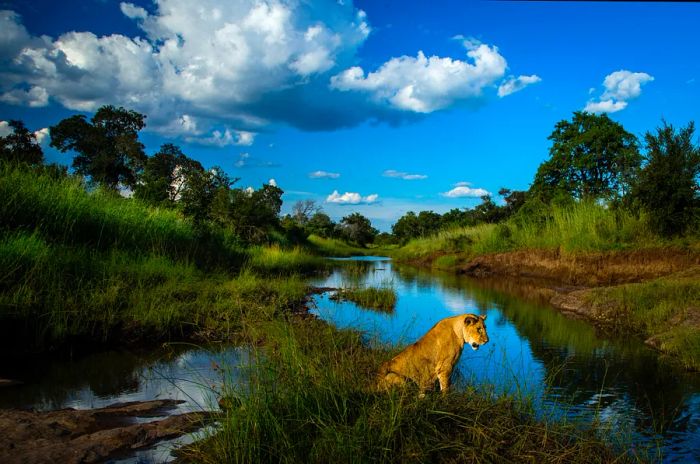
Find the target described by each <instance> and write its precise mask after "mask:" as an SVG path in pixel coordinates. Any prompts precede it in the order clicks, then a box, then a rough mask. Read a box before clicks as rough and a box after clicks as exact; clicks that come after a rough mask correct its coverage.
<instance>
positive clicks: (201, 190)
mask: <svg viewBox="0 0 700 464" xmlns="http://www.w3.org/2000/svg"><path fill="white" fill-rule="evenodd" d="M195 163H196V162H195ZM200 166H201V165H200ZM182 175H183V180H184V188H182V189H180V190H179V192H180V199H179V200H178V201H179V202H180V204H181V205H182V212H183V213H184V214H185V215H186V216H189V217H191V218H192V219H193V220H194V222H195V224H202V223H203V222H204V221H207V220H212V219H214V220H218V221H217V222H226V219H227V217H228V214H229V211H228V197H227V195H228V193H227V192H228V190H229V188H230V187H231V185H232V184H233V183H235V182H236V181H237V179H234V180H232V179H231V178H229V177H228V176H227V175H226V173H225V172H224V170H223V169H221V168H220V167H217V166H215V167H213V168H212V169H210V170H208V171H205V170H204V169H201V170H200V169H198V168H197V165H196V164H194V163H193V164H192V165H191V169H189V170H188V171H187V172H186V173H183V174H182ZM215 198H216V199H217V201H216V202H215Z"/></svg>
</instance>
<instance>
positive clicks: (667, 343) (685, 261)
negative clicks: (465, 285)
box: [457, 249, 700, 371]
mask: <svg viewBox="0 0 700 464" xmlns="http://www.w3.org/2000/svg"><path fill="white" fill-rule="evenodd" d="M457 272H458V273H461V274H464V275H469V276H471V277H475V278H478V279H479V281H480V282H482V283H483V284H484V285H485V286H487V287H491V288H494V289H497V290H501V291H505V292H508V293H510V294H513V295H516V296H518V297H521V298H524V299H527V300H530V301H536V302H539V303H548V304H550V305H551V306H553V307H554V308H556V309H557V310H559V311H561V312H562V313H564V314H565V315H567V316H569V317H573V318H576V319H581V320H585V321H588V322H589V323H591V324H592V325H593V326H595V327H596V329H598V330H600V331H601V332H603V333H605V334H606V335H608V336H618V335H625V336H634V337H637V338H640V339H641V340H643V341H644V343H645V344H646V345H648V346H650V347H652V348H654V349H656V350H658V351H659V352H661V353H663V354H666V355H670V356H673V357H674V358H678V359H679V360H680V361H681V362H682V363H683V365H684V366H685V367H686V368H687V369H689V370H695V371H700V359H697V358H698V357H697V356H695V355H694V352H695V351H696V349H697V347H696V345H697V341H698V340H700V298H698V297H697V293H698V290H697V288H698V283H699V282H700V255H699V254H698V253H694V252H691V251H687V250H679V249H657V250H638V251H627V252H623V251H621V252H610V253H592V254H588V255H578V256H571V255H565V254H562V253H559V252H558V251H546V250H526V251H517V252H511V253H500V254H492V255H484V256H480V257H477V258H475V259H473V260H472V261H470V262H469V263H467V264H465V265H462V266H459V268H457ZM674 292H675V293H674ZM650 301H651V302H652V303H655V304H658V307H657V308H654V309H652V310H650V306H653V304H649V302H650ZM664 305H665V306H666V308H665V307H664ZM640 306H644V309H643V310H642V308H641V307H640ZM642 314H646V315H647V316H643V315H642ZM644 317H651V318H654V320H655V322H656V323H655V324H646V323H645V321H644V320H642V319H643V318H644Z"/></svg>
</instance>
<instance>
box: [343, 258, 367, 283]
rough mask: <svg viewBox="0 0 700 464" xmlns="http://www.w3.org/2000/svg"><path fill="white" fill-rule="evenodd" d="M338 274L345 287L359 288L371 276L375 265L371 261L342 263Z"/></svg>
mask: <svg viewBox="0 0 700 464" xmlns="http://www.w3.org/2000/svg"><path fill="white" fill-rule="evenodd" d="M340 262H341V263H342V264H341V265H340V266H338V273H339V274H340V276H341V278H342V282H343V285H345V286H351V287H358V286H360V284H361V283H362V282H363V281H364V280H365V279H366V278H367V277H368V276H369V274H370V272H371V271H372V270H373V269H374V267H375V263H373V262H371V261H340Z"/></svg>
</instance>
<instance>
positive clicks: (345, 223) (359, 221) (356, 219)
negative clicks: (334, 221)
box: [340, 213, 379, 246]
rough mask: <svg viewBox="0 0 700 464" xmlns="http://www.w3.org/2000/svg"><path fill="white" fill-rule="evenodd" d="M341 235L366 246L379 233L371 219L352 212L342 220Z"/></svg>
mask: <svg viewBox="0 0 700 464" xmlns="http://www.w3.org/2000/svg"><path fill="white" fill-rule="evenodd" d="M340 232H341V236H342V237H343V238H344V239H345V240H347V241H350V242H354V243H356V244H358V245H360V246H365V245H367V244H368V243H371V242H372V240H374V237H375V236H376V235H377V234H378V233H379V231H378V230H377V229H375V228H374V227H372V223H371V222H370V220H369V219H367V218H366V217H364V216H363V215H361V214H360V213H352V214H350V215H348V216H345V217H344V218H343V219H341V220H340Z"/></svg>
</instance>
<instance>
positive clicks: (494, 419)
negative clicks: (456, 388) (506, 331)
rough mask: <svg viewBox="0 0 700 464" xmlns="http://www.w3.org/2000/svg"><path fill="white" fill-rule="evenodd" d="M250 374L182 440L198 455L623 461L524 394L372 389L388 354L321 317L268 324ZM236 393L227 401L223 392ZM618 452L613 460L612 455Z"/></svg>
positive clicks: (198, 458)
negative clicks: (200, 428) (197, 434)
mask: <svg viewBox="0 0 700 464" xmlns="http://www.w3.org/2000/svg"><path fill="white" fill-rule="evenodd" d="M251 335H255V336H256V338H257V339H260V338H263V339H265V340H267V341H268V343H269V344H270V346H269V347H268V349H265V350H263V351H262V352H260V354H259V355H258V356H257V358H255V359H254V362H253V364H252V365H251V366H249V370H250V381H249V383H248V384H247V385H246V386H244V387H239V388H236V387H234V386H233V384H232V383H229V384H228V386H227V387H226V388H225V389H224V395H225V397H226V398H228V401H226V404H228V405H230V407H229V408H227V409H226V410H225V411H224V413H223V415H222V417H221V418H220V420H219V424H220V427H219V428H218V429H217V430H212V431H210V432H209V434H208V436H207V437H205V438H204V439H203V440H201V441H199V442H197V443H195V444H194V445H192V446H190V447H189V448H188V449H187V450H186V451H185V452H184V458H185V459H186V460H188V461H191V462H200V463H218V462H227V463H248V462H288V463H297V462H305V463H326V462H378V463H383V462H574V463H576V462H580V463H595V462H613V461H615V462H627V461H628V459H627V458H626V457H625V456H624V455H622V454H621V453H616V452H614V451H612V450H611V448H610V447H609V446H608V445H606V444H605V443H603V442H602V441H601V440H599V439H597V438H596V437H595V434H594V432H593V431H591V430H584V429H581V428H577V427H575V426H573V425H567V424H564V423H546V422H542V421H539V420H536V419H535V418H534V417H535V414H534V411H533V410H532V409H531V407H530V406H529V403H528V402H527V401H519V400H517V399H514V398H512V397H508V396H500V395H494V396H488V395H483V394H477V393H475V392H474V391H470V392H467V393H459V392H455V393H450V394H448V395H444V396H443V395H439V394H435V395H428V396H427V397H425V398H422V399H421V398H419V397H418V392H417V391H416V390H413V389H410V388H409V389H405V390H397V391H393V392H389V393H378V392H376V391H375V388H374V384H375V372H376V369H377V367H378V366H379V364H380V363H381V362H382V361H383V360H385V359H388V357H389V356H390V354H388V353H386V352H384V351H382V350H370V349H368V348H366V347H365V346H364V344H363V343H362V337H361V336H360V335H359V334H358V333H356V332H351V331H339V330H337V329H334V328H333V327H330V326H327V325H324V324H323V323H321V322H318V321H313V322H308V323H304V324H298V325H294V324H291V325H290V324H284V323H269V324H265V325H264V326H260V327H259V332H258V333H256V334H251ZM231 398H235V400H231ZM616 460H617V461H616Z"/></svg>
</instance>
